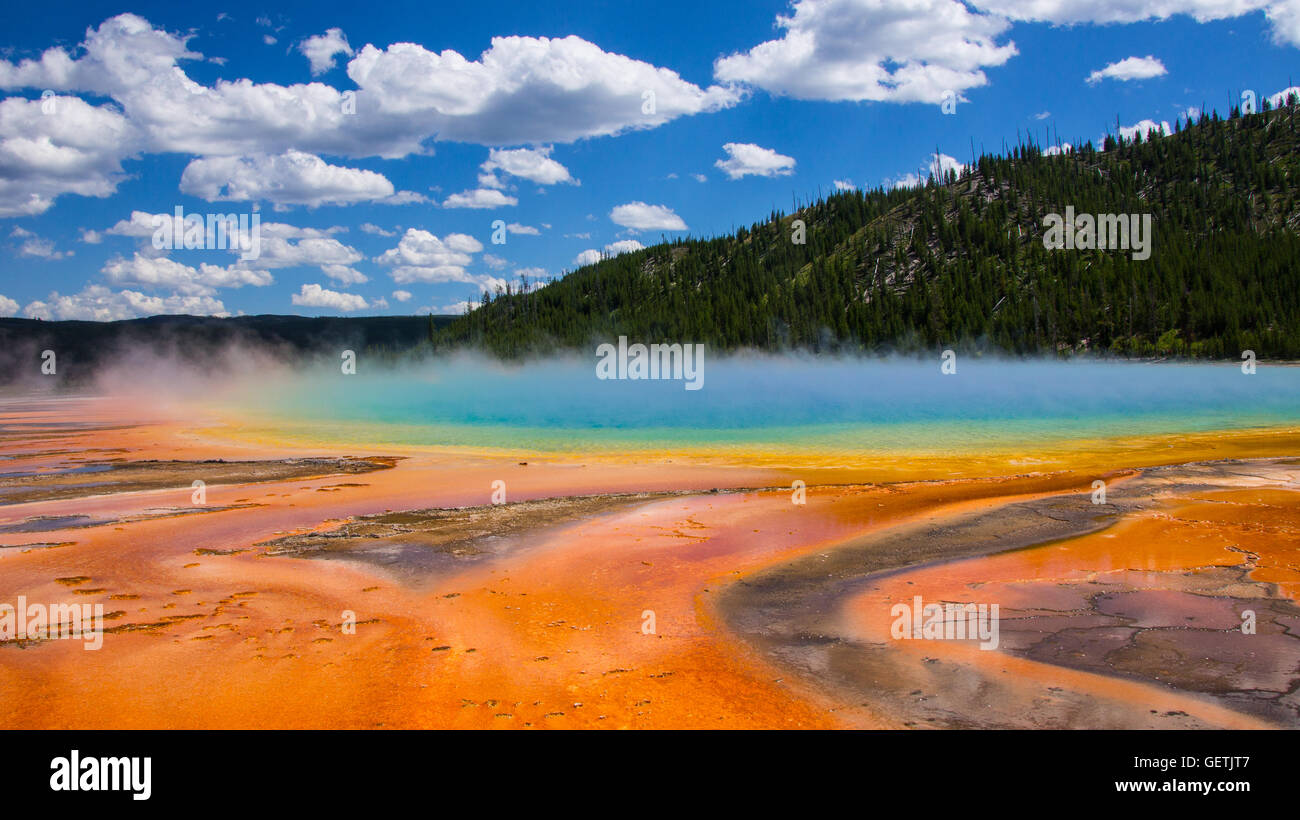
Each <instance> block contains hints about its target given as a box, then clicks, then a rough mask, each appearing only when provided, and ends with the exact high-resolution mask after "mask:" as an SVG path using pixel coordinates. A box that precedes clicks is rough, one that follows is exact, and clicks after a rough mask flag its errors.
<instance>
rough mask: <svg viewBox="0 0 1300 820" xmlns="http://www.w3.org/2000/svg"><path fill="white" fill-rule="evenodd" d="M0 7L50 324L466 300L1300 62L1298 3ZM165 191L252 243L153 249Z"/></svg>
mask: <svg viewBox="0 0 1300 820" xmlns="http://www.w3.org/2000/svg"><path fill="white" fill-rule="evenodd" d="M0 32H3V33H2V34H0V43H3V47H4V48H3V51H0V95H3V99H2V100H0V315H17V316H32V317H40V318H45V319H72V318H78V319H101V320H103V319H119V318H129V317H133V316H141V315H150V314H154V313H197V314H239V313H248V314H256V313H295V314H302V315H373V314H411V313H423V312H430V311H432V312H435V313H446V312H459V311H460V310H461V309H463V303H464V302H466V301H467V300H469V301H476V300H477V299H478V297H479V295H480V294H481V292H482V290H483V289H484V288H488V289H492V288H495V287H497V286H498V285H499V284H500V283H501V282H502V281H505V280H509V281H512V282H514V281H518V278H519V275H520V273H521V272H522V273H523V274H525V275H527V276H529V277H530V278H531V279H533V280H538V279H541V280H545V279H548V278H552V277H558V276H561V275H563V274H564V273H565V272H566V271H569V270H572V269H574V268H576V267H577V266H578V265H579V264H580V263H581V262H582V261H584V260H588V259H591V258H595V257H598V256H599V255H600V254H602V253H616V252H620V251H623V250H626V249H628V248H635V247H637V246H638V245H639V244H643V245H649V244H652V243H654V242H657V241H659V239H660V237H661V236H668V237H676V236H685V235H692V236H712V235H717V234H720V233H726V232H729V231H731V230H732V229H733V228H735V227H737V226H741V225H749V224H751V223H753V222H756V221H760V220H762V219H764V218H765V217H766V216H767V214H768V213H769V212H770V211H771V210H772V209H773V208H779V209H782V210H785V211H789V210H791V208H792V205H793V203H794V202H795V201H796V200H799V201H804V202H806V201H808V200H810V199H812V198H815V197H816V196H818V195H819V194H826V193H829V192H831V191H833V190H834V189H835V188H836V186H837V184H838V185H841V186H842V185H845V184H849V185H853V186H855V187H874V186H878V185H894V184H915V182H916V181H918V180H920V179H922V178H923V177H924V176H925V175H926V174H927V173H928V169H929V168H930V167H932V166H933V165H934V164H935V159H934V156H935V151H936V149H937V150H938V152H939V154H940V155H941V156H940V158H939V160H938V163H939V165H941V166H942V167H952V166H955V165H957V164H960V163H963V162H968V161H969V159H970V155H971V145H972V143H973V144H974V147H975V150H976V151H979V150H981V149H986V150H990V151H997V150H1000V149H1001V147H1002V144H1003V142H1004V141H1005V142H1006V143H1008V144H1010V143H1014V141H1015V140H1016V138H1017V131H1019V132H1020V133H1022V134H1023V133H1027V132H1032V133H1033V134H1035V135H1036V137H1037V139H1038V140H1039V141H1040V142H1047V141H1051V140H1055V139H1057V138H1058V137H1059V140H1060V141H1062V142H1068V143H1072V144H1077V143H1079V142H1080V141H1083V140H1088V139H1091V140H1094V141H1096V140H1097V139H1098V138H1099V137H1100V136H1101V135H1102V134H1104V133H1105V132H1106V131H1107V130H1111V131H1113V130H1114V128H1115V125H1116V119H1117V118H1118V120H1119V123H1120V125H1121V126H1125V127H1128V126H1135V125H1137V124H1139V123H1147V124H1146V125H1144V126H1142V127H1149V125H1150V124H1159V123H1169V124H1172V123H1173V122H1174V121H1175V120H1176V119H1177V118H1180V117H1181V118H1186V116H1187V114H1188V110H1189V109H1201V108H1202V107H1205V108H1207V109H1208V108H1217V109H1218V110H1220V111H1221V112H1222V111H1225V110H1226V108H1227V106H1228V104H1229V102H1230V101H1239V100H1240V99H1241V94H1242V92H1243V91H1244V90H1251V91H1253V92H1254V93H1255V95H1256V96H1257V99H1260V100H1262V99H1263V98H1264V97H1266V96H1270V95H1272V94H1275V93H1277V92H1279V91H1281V90H1283V89H1285V88H1287V87H1289V86H1290V85H1291V84H1292V79H1293V77H1294V78H1295V79H1300V70H1297V69H1300V63H1298V62H1297V60H1296V57H1297V55H1300V52H1297V44H1298V43H1300V0H1276V2H1269V1H1268V0H1160V2H1159V3H1152V2H1149V1H1148V2H1141V0H1096V1H1095V2H1075V0H980V2H976V3H966V4H963V3H961V2H960V0H801V2H798V3H795V4H788V3H785V2H769V1H767V0H748V1H747V2H692V3H685V2H682V3H677V2H657V3H641V2H626V3H597V2H565V3H556V4H549V3H540V2H526V3H517V4H515V3H509V2H494V3H478V4H454V5H453V4H440V3H428V2H421V3H384V4H356V3H332V2H315V3H289V4H280V5H279V11H276V12H266V11H264V6H263V5H262V4H243V3H237V2H232V3H217V4H204V5H203V6H197V5H195V4H180V3H165V4H161V3H160V4H137V5H133V6H130V7H124V6H122V5H120V4H106V3H80V4H54V5H53V6H51V5H50V4H45V5H36V4H7V5H6V8H5V9H4V10H3V11H2V12H0ZM494 38H501V39H495V40H494ZM404 44H405V45H404ZM650 94H653V97H652V98H651V97H650ZM952 99H956V100H957V102H956V106H955V112H954V113H945V110H944V108H945V106H944V101H945V100H952ZM651 102H653V105H650V103H651ZM949 108H950V109H951V106H949ZM470 206H478V207H470ZM178 207H180V208H182V209H183V210H184V212H185V213H188V214H199V215H207V214H236V215H238V214H243V215H246V216H251V215H252V214H253V213H256V214H257V215H258V218H259V220H260V231H261V234H260V245H259V250H260V252H259V254H258V256H257V258H250V259H242V260H241V259H240V255H239V254H237V253H234V252H231V251H229V250H226V249H203V248H172V249H167V248H157V247H155V243H154V242H153V233H154V227H155V226H156V225H157V224H159V223H158V222H157V221H156V220H155V219H154V217H155V215H158V214H171V213H173V212H174V211H175V209H176V208H178ZM133 215H134V216H133ZM498 220H499V222H498ZM494 223H496V224H497V226H498V227H499V226H501V225H505V226H510V227H508V228H506V230H505V231H500V230H498V231H496V234H497V238H498V239H499V238H500V237H501V234H502V233H504V236H505V242H504V243H503V244H494V243H493V241H492V240H493V234H494Z"/></svg>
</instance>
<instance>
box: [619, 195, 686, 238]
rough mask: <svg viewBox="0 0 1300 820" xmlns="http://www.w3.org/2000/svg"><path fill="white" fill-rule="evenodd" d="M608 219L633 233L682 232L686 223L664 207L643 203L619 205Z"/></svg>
mask: <svg viewBox="0 0 1300 820" xmlns="http://www.w3.org/2000/svg"><path fill="white" fill-rule="evenodd" d="M609 218H610V219H612V220H613V221H614V224H616V225H622V226H623V227H624V228H631V229H632V230H634V231H684V230H686V223H685V222H683V221H682V218H681V217H680V216H678V215H677V214H675V213H673V210H672V209H671V208H669V207H667V206H665V205H647V204H646V203H644V202H639V201H638V202H629V203H627V204H626V205H619V206H617V207H615V208H614V209H613V210H612V211H610V212H609Z"/></svg>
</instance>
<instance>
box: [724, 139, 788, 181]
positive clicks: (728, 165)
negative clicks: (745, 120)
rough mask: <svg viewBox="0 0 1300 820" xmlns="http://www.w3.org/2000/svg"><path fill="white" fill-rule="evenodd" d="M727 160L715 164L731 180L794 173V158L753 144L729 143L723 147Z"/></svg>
mask: <svg viewBox="0 0 1300 820" xmlns="http://www.w3.org/2000/svg"><path fill="white" fill-rule="evenodd" d="M722 150H724V151H726V152H727V158H726V159H720V160H718V161H717V162H715V163H713V164H714V165H716V166H717V167H718V168H721V169H722V170H723V172H725V173H726V175H727V176H728V177H729V178H731V179H740V178H741V177H744V176H759V177H775V176H788V175H790V174H792V173H794V165H795V162H794V157H787V156H785V155H784V154H778V153H777V152H775V151H773V150H772V149H771V148H763V147H762V146H758V145H755V144H753V143H752V142H729V143H727V144H726V145H724V146H722Z"/></svg>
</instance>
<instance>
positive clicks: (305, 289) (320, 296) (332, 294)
mask: <svg viewBox="0 0 1300 820" xmlns="http://www.w3.org/2000/svg"><path fill="white" fill-rule="evenodd" d="M292 301H293V303H294V304H295V305H300V306H302V307H318V308H331V309H333V310H342V311H353V310H364V309H365V308H366V307H368V305H367V304H366V299H365V297H364V296H360V295H358V294H355V293H340V292H339V291H337V290H328V289H326V288H323V287H321V286H320V285H315V284H313V285H303V286H302V288H300V289H299V291H298V292H297V293H295V294H293V299H292Z"/></svg>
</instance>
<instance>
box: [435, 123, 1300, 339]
mask: <svg viewBox="0 0 1300 820" xmlns="http://www.w3.org/2000/svg"><path fill="white" fill-rule="evenodd" d="M1298 184H1300V106H1291V107H1285V108H1280V109H1278V110H1275V111H1264V112H1261V113H1257V114H1253V115H1249V116H1244V117H1243V116H1238V115H1237V114H1236V112H1233V115H1232V116H1231V117H1230V118H1228V119H1222V118H1220V117H1218V115H1217V114H1210V115H1207V116H1205V117H1203V118H1202V119H1201V120H1200V121H1199V122H1196V123H1194V124H1191V125H1189V126H1187V127H1186V128H1180V129H1179V130H1178V132H1177V133H1174V134H1170V135H1166V136H1158V137H1154V138H1150V139H1146V140H1143V139H1140V138H1139V139H1134V140H1132V141H1128V142H1124V141H1116V140H1114V139H1113V138H1110V137H1108V138H1107V139H1106V143H1105V144H1104V145H1103V146H1101V147H1100V148H1094V147H1093V146H1092V145H1085V146H1082V147H1081V148H1079V149H1077V150H1075V151H1074V152H1072V153H1067V154H1057V155H1047V154H1045V153H1044V152H1043V151H1041V150H1040V148H1039V147H1037V146H1035V145H1024V146H1021V147H1018V148H1016V149H1015V150H1014V151H1012V153H1011V155H1010V156H999V157H995V156H987V155H986V156H983V157H981V158H979V159H978V160H977V161H976V162H975V163H974V166H973V168H971V169H969V171H968V172H965V173H963V174H962V175H961V176H960V178H958V177H956V176H955V175H950V176H949V178H948V179H945V180H940V181H935V180H932V181H931V182H930V183H929V184H927V185H926V186H924V187H921V188H917V189H895V190H891V191H884V190H879V189H877V190H873V191H866V192H864V191H846V192H842V193H838V194H835V195H833V196H830V197H828V198H826V199H825V200H822V201H819V202H817V203H815V204H812V205H810V206H808V207H805V208H802V209H800V210H799V211H797V212H796V213H794V214H790V215H785V214H780V213H773V214H771V215H770V217H769V218H768V219H767V220H766V221H765V222H762V223H760V224H755V225H753V226H752V227H750V228H748V229H742V230H740V231H738V232H737V233H736V234H735V235H733V236H727V237H721V238H716V239H710V240H700V239H684V240H679V241H675V242H671V243H666V244H660V245H657V246H654V247H650V248H646V249H644V250H641V251H637V252H635V253H629V254H625V255H622V256H618V257H615V258H612V259H606V260H603V261H601V262H598V263H596V264H594V265H591V266H588V267H585V268H582V269H579V270H577V271H574V272H573V273H570V274H569V275H567V276H566V277H564V278H563V279H560V280H558V281H556V282H554V283H552V284H550V285H548V286H546V287H543V288H540V289H537V290H535V291H531V292H527V293H522V294H520V293H503V294H497V295H496V297H495V298H491V297H488V298H485V301H484V304H483V305H482V306H481V307H479V308H478V309H476V310H474V311H472V312H470V313H469V314H467V315H466V316H463V317H460V318H458V319H457V320H456V321H454V322H452V323H451V324H449V325H448V326H446V327H445V328H444V329H442V330H441V331H440V332H438V333H437V334H435V345H436V346H438V347H440V348H448V347H456V346H465V345H471V346H481V347H484V348H487V349H488V350H491V351H492V352H494V353H497V354H498V355H503V356H516V355H523V354H526V353H535V352H545V351H548V350H552V349H555V348H578V347H583V346H586V345H589V344H592V343H593V342H597V341H603V340H606V339H609V338H611V337H613V336H617V335H619V334H624V335H627V336H629V337H632V338H634V340H636V341H641V342H646V343H649V342H705V343H707V344H709V345H710V346H712V347H714V348H722V349H735V348H741V347H750V348H758V349H766V350H782V349H790V348H806V349H813V350H826V349H865V350H869V351H890V350H923V349H936V348H941V347H958V348H973V347H979V348H984V349H990V348H996V349H1002V350H1005V351H1008V352H1012V353H1016V354H1036V353H1072V352H1073V353H1077V352H1102V353H1107V354H1111V355H1122V356H1154V355H1180V356H1193V357H1201V358H1237V357H1238V356H1239V355H1240V353H1241V351H1242V350H1244V349H1253V350H1254V351H1256V353H1257V355H1259V356H1261V357H1288V358H1297V357H1300V239H1297V235H1296V230H1295V229H1296V227H1297V225H1300V201H1298V199H1297V185H1298ZM1067 206H1073V208H1074V210H1075V212H1076V213H1080V214H1082V213H1089V214H1151V217H1152V224H1153V226H1154V234H1155V235H1154V240H1153V245H1152V253H1151V255H1150V258H1148V259H1145V260H1135V259H1133V258H1132V254H1131V253H1128V252H1123V251H1118V250H1063V249H1062V250H1050V251H1049V250H1047V249H1045V248H1044V247H1043V234H1044V227H1043V218H1044V216H1045V215H1047V214H1049V213H1057V214H1064V213H1065V209H1066V207H1067ZM796 219H798V220H802V221H803V222H804V224H805V227H806V243H805V244H796V243H795V242H794V241H792V236H793V234H794V230H795V226H794V220H796Z"/></svg>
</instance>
